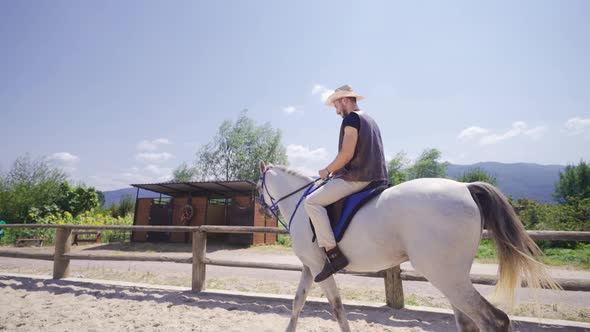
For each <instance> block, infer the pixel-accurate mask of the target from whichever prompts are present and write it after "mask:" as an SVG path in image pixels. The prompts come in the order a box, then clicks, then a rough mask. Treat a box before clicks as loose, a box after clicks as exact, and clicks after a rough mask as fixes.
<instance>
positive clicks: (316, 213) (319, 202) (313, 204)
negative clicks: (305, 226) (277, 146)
mask: <svg viewBox="0 0 590 332" xmlns="http://www.w3.org/2000/svg"><path fill="white" fill-rule="evenodd" d="M369 183H370V182H364V181H363V182H360V181H359V182H356V181H345V180H342V179H332V180H330V181H328V183H326V184H325V185H323V186H322V187H321V188H320V189H318V190H316V191H315V192H314V193H312V194H311V195H309V196H307V198H306V199H305V210H306V211H307V214H308V215H309V217H310V218H311V222H312V223H313V227H314V229H315V234H316V237H317V239H318V245H319V246H320V247H322V248H323V247H333V246H335V245H336V239H335V238H334V233H333V232H332V226H330V219H329V218H328V212H327V211H326V208H325V206H328V205H330V204H332V203H334V202H336V201H338V200H339V199H341V198H343V197H346V196H348V195H351V194H354V193H356V192H358V191H360V190H361V189H363V188H365V187H366V186H367V185H368V184H369Z"/></svg>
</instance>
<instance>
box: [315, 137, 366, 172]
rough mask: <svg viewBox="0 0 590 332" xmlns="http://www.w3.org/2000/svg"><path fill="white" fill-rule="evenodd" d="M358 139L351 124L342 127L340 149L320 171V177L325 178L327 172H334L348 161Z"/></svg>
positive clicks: (352, 154)
mask: <svg viewBox="0 0 590 332" xmlns="http://www.w3.org/2000/svg"><path fill="white" fill-rule="evenodd" d="M357 140H358V130H357V129H356V128H354V127H351V126H346V127H344V138H343V139H342V149H340V152H339V153H338V155H337V156H336V158H335V159H334V161H333V162H331V163H330V165H328V167H326V168H325V169H323V170H321V171H320V177H322V178H326V177H328V175H329V173H328V172H330V173H334V172H336V171H338V170H340V169H341V168H343V167H344V166H346V164H348V162H350V160H351V159H352V157H353V156H354V150H355V148H356V142H357Z"/></svg>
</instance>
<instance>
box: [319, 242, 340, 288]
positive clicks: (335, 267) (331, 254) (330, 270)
mask: <svg viewBox="0 0 590 332" xmlns="http://www.w3.org/2000/svg"><path fill="white" fill-rule="evenodd" d="M326 255H327V256H328V259H327V260H326V264H324V268H323V269H322V271H321V272H320V273H318V275H317V276H315V278H314V279H313V281H315V282H320V281H324V280H326V279H327V278H328V277H330V276H331V275H332V274H334V273H336V272H338V271H340V270H342V269H343V268H345V267H346V265H348V259H346V256H344V254H343V253H342V252H341V251H340V249H338V247H337V246H336V247H335V248H334V249H330V250H328V251H326Z"/></svg>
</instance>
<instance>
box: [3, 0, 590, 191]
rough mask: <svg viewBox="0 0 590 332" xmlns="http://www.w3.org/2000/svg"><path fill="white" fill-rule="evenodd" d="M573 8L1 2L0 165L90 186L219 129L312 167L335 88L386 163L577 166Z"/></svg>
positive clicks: (585, 126)
mask: <svg viewBox="0 0 590 332" xmlns="http://www.w3.org/2000/svg"><path fill="white" fill-rule="evenodd" d="M588 15H590V2H588V1H518V2H514V1H477V2H474V1H445V2H442V1H405V2H400V1H358V2H357V1H290V2H282V1H281V2H279V1H209V2H202V1H92V2H91V1H30V0H29V1H2V2H0V123H1V126H0V128H1V129H2V136H3V139H2V143H0V152H1V154H0V170H4V171H6V170H7V169H8V168H10V166H11V164H12V162H13V161H14V160H15V159H16V158H17V157H18V156H22V155H24V154H25V153H29V154H30V155H31V156H32V157H38V158H47V160H49V161H50V162H51V163H53V164H55V165H57V166H60V167H63V168H64V169H65V170H66V171H67V172H68V174H69V175H70V176H71V178H72V179H75V180H76V181H82V182H84V183H85V184H87V185H92V186H95V187H97V188H98V189H101V190H111V189H117V188H121V187H125V186H127V185H128V184H130V183H145V182H155V181H165V180H167V179H169V177H170V174H171V171H172V170H173V169H174V168H175V167H176V166H178V165H179V164H180V163H182V162H184V161H186V162H189V163H191V162H193V160H194V156H195V153H196V151H197V150H198V148H199V146H200V145H202V144H205V143H207V142H209V141H210V140H211V139H212V137H213V136H214V135H215V133H216V131H217V129H218V127H219V125H220V124H221V123H222V121H223V120H226V119H236V118H237V116H238V114H239V113H240V111H242V110H243V109H248V110H249V111H248V114H249V116H250V117H252V118H253V119H255V121H257V122H258V123H260V124H262V123H264V122H270V123H271V125H272V126H273V127H275V128H279V129H281V131H282V133H283V143H284V145H285V146H286V147H287V151H288V155H289V160H290V164H291V165H292V166H293V167H294V168H298V169H301V170H303V171H304V172H308V173H311V174H314V173H315V170H317V169H319V168H323V167H324V166H326V165H327V163H329V162H330V161H331V160H332V158H333V157H334V156H335V155H336V152H337V138H338V128H339V125H340V118H339V117H338V116H337V115H336V114H335V112H334V110H333V109H330V108H328V107H327V106H324V105H323V103H322V96H323V95H325V94H326V93H327V92H328V91H329V90H331V89H334V88H336V87H338V86H340V85H342V84H346V83H348V84H351V85H352V86H353V87H354V88H355V90H357V91H358V92H359V93H360V94H362V95H364V96H365V97H366V100H365V101H363V102H361V103H360V107H361V109H363V110H364V111H366V112H367V113H369V114H371V115H372V116H373V117H374V118H375V119H376V120H377V122H378V123H379V125H380V127H381V132H382V136H383V140H384V145H385V152H386V155H387V156H388V157H392V156H394V155H395V154H396V153H397V152H399V151H405V152H406V153H407V154H408V156H409V157H410V158H415V157H416V156H418V155H419V154H420V152H421V151H422V150H423V149H425V148H429V147H434V148H437V149H439V150H441V151H442V155H443V159H444V160H448V161H450V162H453V163H458V164H468V163H474V162H479V161H499V162H507V163H513V162H534V163H540V164H562V165H563V164H567V163H577V162H578V161H579V160H580V159H584V160H590V148H588V147H589V146H590V93H589V92H590V20H588Z"/></svg>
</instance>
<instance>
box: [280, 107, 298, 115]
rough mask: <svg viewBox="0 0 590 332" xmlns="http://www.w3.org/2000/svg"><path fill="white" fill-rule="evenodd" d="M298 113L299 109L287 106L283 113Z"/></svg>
mask: <svg viewBox="0 0 590 332" xmlns="http://www.w3.org/2000/svg"><path fill="white" fill-rule="evenodd" d="M296 111H297V109H296V108H295V106H287V107H285V108H283V112H285V113H287V114H293V113H295V112H296Z"/></svg>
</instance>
